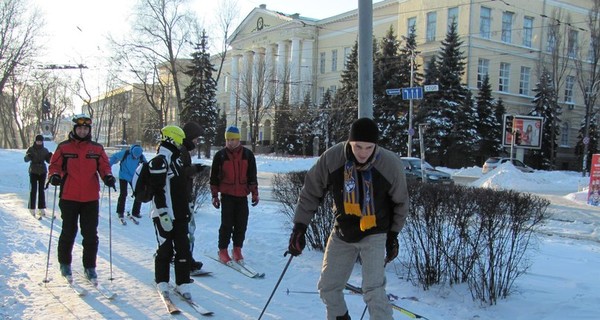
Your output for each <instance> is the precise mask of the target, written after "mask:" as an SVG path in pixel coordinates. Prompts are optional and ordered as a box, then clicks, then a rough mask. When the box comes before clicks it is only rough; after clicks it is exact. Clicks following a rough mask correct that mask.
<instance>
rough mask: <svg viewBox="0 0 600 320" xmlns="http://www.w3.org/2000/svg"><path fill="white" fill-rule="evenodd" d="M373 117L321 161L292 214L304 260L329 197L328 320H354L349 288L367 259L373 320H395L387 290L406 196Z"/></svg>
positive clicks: (324, 293) (292, 246)
mask: <svg viewBox="0 0 600 320" xmlns="http://www.w3.org/2000/svg"><path fill="white" fill-rule="evenodd" d="M378 137H379V130H378V129H377V124H376V123H375V122H374V121H373V120H372V119H369V118H361V119H358V120H356V121H354V123H352V127H351V128H350V133H349V137H348V141H345V142H341V143H339V144H337V145H335V146H333V147H331V148H329V149H328V150H327V151H325V152H324V153H323V155H321V157H320V158H319V159H318V160H317V163H316V164H315V165H314V166H313V167H312V168H311V169H310V170H309V171H308V173H307V174H306V178H305V181H304V187H303V188H302V191H301V192H300V197H299V199H298V204H297V206H296V210H295V216H294V229H293V231H292V234H291V236H290V243H289V247H288V251H289V252H290V253H291V254H292V255H294V256H298V255H300V254H301V253H302V250H303V249H304V247H305V245H306V240H305V233H306V229H307V226H308V225H309V224H310V221H311V219H312V218H313V216H314V214H315V212H316V211H317V208H318V206H319V204H320V201H321V199H323V197H324V196H325V195H326V193H327V192H331V195H332V196H333V200H334V205H335V207H334V214H335V223H334V227H333V230H332V232H331V234H330V236H329V239H328V241H327V247H326V248H325V255H324V257H323V266H322V269H321V277H320V279H319V283H318V289H319V293H320V296H321V299H322V300H323V302H324V303H325V307H326V309H327V319H328V320H347V319H350V316H349V314H348V308H347V306H346V302H345V300H344V294H343V290H344V287H345V285H346V282H347V281H348V279H349V278H350V275H351V273H352V269H353V267H354V263H355V261H356V260H357V258H358V256H360V258H361V261H362V275H363V279H362V289H363V292H364V296H363V297H364V301H365V303H366V304H367V306H368V309H369V315H370V318H371V319H376V320H388V319H393V318H392V308H391V305H390V304H389V302H388V299H387V296H386V292H385V282H386V280H385V264H387V263H388V262H390V261H392V260H393V259H394V258H396V256H397V255H398V233H399V232H400V230H401V229H402V227H403V226H404V222H405V221H406V217H407V215H408V205H409V199H408V191H407V189H406V178H405V176H404V170H403V168H402V165H401V162H400V159H399V158H398V156H397V155H396V154H394V153H393V152H391V151H389V150H386V149H384V148H381V147H378V146H377V139H378Z"/></svg>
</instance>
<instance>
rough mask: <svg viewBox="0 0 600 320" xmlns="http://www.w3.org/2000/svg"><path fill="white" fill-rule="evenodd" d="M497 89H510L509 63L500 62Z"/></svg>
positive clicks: (504, 90) (507, 90)
mask: <svg viewBox="0 0 600 320" xmlns="http://www.w3.org/2000/svg"><path fill="white" fill-rule="evenodd" d="M498 91H500V92H509V91H510V63H507V62H500V68H499V72H498Z"/></svg>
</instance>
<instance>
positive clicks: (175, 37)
mask: <svg viewBox="0 0 600 320" xmlns="http://www.w3.org/2000/svg"><path fill="white" fill-rule="evenodd" d="M188 2H189V1H188V0H139V1H138V4H137V6H136V8H135V13H134V15H135V18H134V22H133V25H132V29H133V30H132V33H131V37H130V38H129V39H128V40H125V41H124V42H123V43H116V41H114V40H113V42H114V43H115V44H116V47H117V48H120V50H119V51H120V54H121V56H123V57H126V60H128V65H129V66H136V67H135V68H131V70H130V71H131V72H133V74H134V77H135V78H136V79H137V80H143V81H142V83H144V85H145V86H146V85H149V86H153V87H154V86H155V83H153V82H149V81H150V80H159V81H160V82H162V83H165V80H163V79H158V78H159V77H158V75H157V74H154V73H149V72H148V70H147V68H139V66H140V65H142V64H149V65H150V66H152V67H157V66H159V65H161V66H162V67H164V68H165V70H166V71H167V73H168V81H169V84H170V85H172V86H173V88H172V89H173V92H175V101H174V102H175V104H176V106H177V111H178V114H180V113H181V111H182V110H183V101H182V98H183V96H182V92H183V89H182V84H181V83H180V74H181V72H182V69H181V66H180V65H179V64H178V59H180V58H181V57H182V56H188V54H189V52H190V51H191V46H189V43H194V41H193V40H194V39H193V38H194V36H196V35H195V34H194V33H195V32H197V30H199V28H198V26H197V21H196V18H195V16H194V14H193V13H192V12H191V11H190V10H188V9H187V8H186V4H187V3H188ZM136 59H137V61H136ZM163 63H164V64H163ZM148 75H152V77H150V78H147V76H148ZM155 76H156V77H155ZM154 89H156V88H151V89H148V90H145V91H153V90H154Z"/></svg>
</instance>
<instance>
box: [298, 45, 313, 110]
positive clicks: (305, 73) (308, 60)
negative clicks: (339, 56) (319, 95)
mask: <svg viewBox="0 0 600 320" xmlns="http://www.w3.org/2000/svg"><path fill="white" fill-rule="evenodd" d="M314 42H315V41H314V40H312V39H304V40H302V60H301V61H302V62H301V63H302V64H301V66H300V77H301V86H300V100H301V101H304V97H305V96H306V95H307V94H309V95H310V99H311V101H312V102H313V103H315V102H316V101H315V94H314V90H313V85H312V84H313V81H312V75H313V44H314Z"/></svg>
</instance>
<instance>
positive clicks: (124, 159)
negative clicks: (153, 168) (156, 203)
mask: <svg viewBox="0 0 600 320" xmlns="http://www.w3.org/2000/svg"><path fill="white" fill-rule="evenodd" d="M109 162H110V165H111V166H112V165H114V164H116V163H120V165H119V200H118V201H117V216H119V219H123V216H124V213H125V201H126V199H127V186H128V185H131V181H132V180H133V175H134V174H135V169H137V167H138V165H139V164H140V163H146V162H147V160H146V157H144V149H142V147H141V146H140V145H137V144H134V145H132V146H131V147H129V149H125V150H121V151H119V152H117V153H115V154H113V155H112V156H111V157H110V159H109ZM141 207H142V203H141V202H139V201H136V200H135V199H134V200H133V208H132V209H131V214H132V215H133V216H134V217H136V218H141V217H142V216H141V215H140V208H141Z"/></svg>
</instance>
